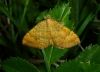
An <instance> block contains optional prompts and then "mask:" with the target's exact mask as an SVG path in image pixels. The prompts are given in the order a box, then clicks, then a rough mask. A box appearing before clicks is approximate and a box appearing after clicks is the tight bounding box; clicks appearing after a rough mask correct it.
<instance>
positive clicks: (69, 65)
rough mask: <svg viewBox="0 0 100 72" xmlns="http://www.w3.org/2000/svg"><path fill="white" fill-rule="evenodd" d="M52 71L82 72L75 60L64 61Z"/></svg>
mask: <svg viewBox="0 0 100 72" xmlns="http://www.w3.org/2000/svg"><path fill="white" fill-rule="evenodd" d="M54 72H83V70H82V68H81V66H80V62H78V61H76V60H72V61H68V62H67V61H65V62H64V63H63V64H61V65H60V66H59V67H57V68H56V69H55V70H54Z"/></svg>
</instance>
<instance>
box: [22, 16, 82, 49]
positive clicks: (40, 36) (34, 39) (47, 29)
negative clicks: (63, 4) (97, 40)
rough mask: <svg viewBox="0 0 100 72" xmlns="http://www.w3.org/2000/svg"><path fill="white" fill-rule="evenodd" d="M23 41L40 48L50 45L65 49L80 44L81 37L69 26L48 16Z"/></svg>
mask: <svg viewBox="0 0 100 72" xmlns="http://www.w3.org/2000/svg"><path fill="white" fill-rule="evenodd" d="M22 43H23V44H24V45H27V46H30V47H34V48H38V49H44V48H46V47H48V46H49V45H54V46H56V47H58V48H60V49H64V48H71V47H73V46H75V45H77V44H79V43H80V39H79V38H78V36H77V35H76V34H75V33H74V32H73V31H71V30H70V29H69V28H67V27H65V26H64V25H62V24H61V23H60V22H58V21H56V20H54V19H51V18H50V17H49V16H47V18H46V19H45V20H43V21H41V22H39V23H38V24H37V25H36V26H35V27H33V28H32V29H31V30H30V31H29V32H28V33H27V34H26V35H25V36H24V38H23V40H22Z"/></svg>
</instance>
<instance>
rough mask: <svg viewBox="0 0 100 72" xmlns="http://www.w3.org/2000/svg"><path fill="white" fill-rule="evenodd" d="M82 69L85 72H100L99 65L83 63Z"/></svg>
mask: <svg viewBox="0 0 100 72" xmlns="http://www.w3.org/2000/svg"><path fill="white" fill-rule="evenodd" d="M81 67H82V69H83V70H84V72H100V65H98V64H88V63H82V62H81Z"/></svg>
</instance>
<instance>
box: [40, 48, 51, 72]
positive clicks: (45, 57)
mask: <svg viewBox="0 0 100 72" xmlns="http://www.w3.org/2000/svg"><path fill="white" fill-rule="evenodd" d="M42 53H43V56H44V60H45V64H46V67H47V71H48V72H51V70H50V65H49V63H48V60H47V56H46V54H45V50H44V49H42Z"/></svg>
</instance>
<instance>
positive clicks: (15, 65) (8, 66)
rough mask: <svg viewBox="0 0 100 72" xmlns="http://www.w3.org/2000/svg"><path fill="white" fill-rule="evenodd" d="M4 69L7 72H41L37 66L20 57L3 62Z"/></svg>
mask: <svg viewBox="0 0 100 72" xmlns="http://www.w3.org/2000/svg"><path fill="white" fill-rule="evenodd" d="M3 68H4V70H5V71H6V72H39V70H38V69H37V68H36V67H35V66H33V65H32V64H30V63H28V62H27V61H26V60H24V59H21V58H19V57H17V58H14V57H12V58H10V59H7V60H5V61H3Z"/></svg>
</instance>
